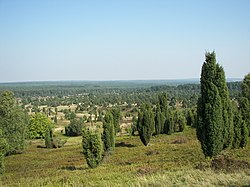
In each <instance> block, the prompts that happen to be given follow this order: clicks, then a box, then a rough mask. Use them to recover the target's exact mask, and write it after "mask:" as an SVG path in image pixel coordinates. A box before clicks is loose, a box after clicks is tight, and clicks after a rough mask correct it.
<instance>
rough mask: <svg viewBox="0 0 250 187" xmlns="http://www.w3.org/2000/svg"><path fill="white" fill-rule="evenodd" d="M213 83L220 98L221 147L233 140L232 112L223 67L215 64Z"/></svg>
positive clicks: (227, 145) (228, 144)
mask: <svg viewBox="0 0 250 187" xmlns="http://www.w3.org/2000/svg"><path fill="white" fill-rule="evenodd" d="M213 83H214V84H215V85H216V87H217V89H218V91H219V95H220V98H221V107H222V108H221V110H222V118H223V120H222V126H223V133H222V134H223V140H224V144H223V149H225V148H227V147H230V146H231V144H232V141H233V136H234V133H233V113H232V104H231V101H230V98H229V92H228V88H227V84H226V78H225V73H224V70H223V67H221V66H220V65H218V64H216V72H215V77H214V80H213Z"/></svg>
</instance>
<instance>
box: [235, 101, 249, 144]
mask: <svg viewBox="0 0 250 187" xmlns="http://www.w3.org/2000/svg"><path fill="white" fill-rule="evenodd" d="M233 106H234V107H233V111H234V118H233V120H234V139H233V144H232V146H233V148H239V147H241V148H243V147H245V146H246V145H247V141H248V133H249V132H248V128H247V125H246V123H245V121H244V120H243V119H242V115H241V111H240V110H239V109H238V108H237V104H236V103H235V104H234V105H233Z"/></svg>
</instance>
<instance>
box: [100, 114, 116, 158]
mask: <svg viewBox="0 0 250 187" xmlns="http://www.w3.org/2000/svg"><path fill="white" fill-rule="evenodd" d="M113 121H114V120H113V115H112V113H111V112H107V113H106V115H105V117H104V123H103V137H102V138H103V143H104V150H105V152H106V153H111V152H112V151H114V149H115V127H114V123H113Z"/></svg>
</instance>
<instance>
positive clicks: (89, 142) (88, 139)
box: [82, 128, 103, 168]
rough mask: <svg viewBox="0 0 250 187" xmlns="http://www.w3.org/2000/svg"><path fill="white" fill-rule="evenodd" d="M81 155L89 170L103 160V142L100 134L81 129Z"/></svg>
mask: <svg viewBox="0 0 250 187" xmlns="http://www.w3.org/2000/svg"><path fill="white" fill-rule="evenodd" d="M82 147H83V155H84V157H85V159H86V161H87V164H88V166H89V167H90V168H95V167H97V166H98V165H99V164H100V163H101V161H102V158H103V142H102V139H101V134H100V133H99V132H97V131H96V130H95V131H94V130H89V129H87V128H84V129H83V135H82Z"/></svg>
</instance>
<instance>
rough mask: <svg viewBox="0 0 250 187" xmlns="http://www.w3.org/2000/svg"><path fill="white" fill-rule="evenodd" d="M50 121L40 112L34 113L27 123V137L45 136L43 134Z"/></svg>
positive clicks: (50, 123)
mask: <svg viewBox="0 0 250 187" xmlns="http://www.w3.org/2000/svg"><path fill="white" fill-rule="evenodd" d="M50 125H52V121H51V120H50V119H49V118H48V117H46V116H45V115H44V114H42V113H36V114H35V115H33V116H32V117H31V120H30V124H29V137H30V138H32V139H34V138H45V134H46V131H47V129H48V128H49V126H50Z"/></svg>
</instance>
